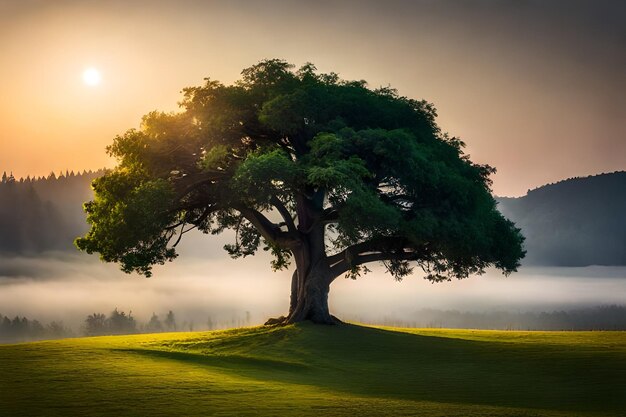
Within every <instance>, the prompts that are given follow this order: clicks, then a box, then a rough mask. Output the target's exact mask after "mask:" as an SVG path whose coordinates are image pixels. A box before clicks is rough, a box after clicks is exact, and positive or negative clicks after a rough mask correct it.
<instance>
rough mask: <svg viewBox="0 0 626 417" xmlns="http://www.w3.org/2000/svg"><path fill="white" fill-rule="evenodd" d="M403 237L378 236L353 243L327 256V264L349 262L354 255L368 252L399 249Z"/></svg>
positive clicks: (403, 241)
mask: <svg viewBox="0 0 626 417" xmlns="http://www.w3.org/2000/svg"><path fill="white" fill-rule="evenodd" d="M404 244H405V239H404V238H400V237H379V238H375V239H372V240H368V241H366V242H361V243H357V244H354V245H352V246H350V247H348V248H346V249H344V250H343V251H341V252H339V253H336V254H334V255H331V256H329V257H328V264H329V265H330V266H333V265H335V264H337V263H339V262H342V261H348V262H350V261H351V260H352V259H353V258H354V257H356V256H358V255H360V254H363V253H368V252H389V251H392V250H396V251H397V250H401V249H403V247H404Z"/></svg>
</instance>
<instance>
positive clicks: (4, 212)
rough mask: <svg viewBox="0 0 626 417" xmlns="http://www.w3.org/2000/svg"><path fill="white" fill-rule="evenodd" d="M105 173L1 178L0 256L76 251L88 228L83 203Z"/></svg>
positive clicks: (72, 173)
mask: <svg viewBox="0 0 626 417" xmlns="http://www.w3.org/2000/svg"><path fill="white" fill-rule="evenodd" d="M102 173H103V171H102V170H99V171H83V172H82V173H78V174H76V173H74V172H73V171H72V172H68V171H66V172H65V173H59V175H56V174H54V173H51V174H50V175H49V176H47V177H37V178H35V177H33V178H31V177H30V176H29V177H26V178H19V179H16V178H15V177H14V176H13V174H12V173H9V174H7V173H6V172H4V173H3V174H2V177H1V179H0V253H5V254H18V255H33V254H38V253H41V252H45V251H74V250H75V249H74V246H73V241H74V239H75V238H76V236H78V235H80V234H82V233H84V232H85V230H86V229H87V224H86V222H85V214H84V213H83V211H82V204H83V202H84V201H86V200H87V199H89V198H91V196H92V191H91V188H90V186H89V184H90V183H91V181H93V179H94V178H96V177H98V176H101V175H102Z"/></svg>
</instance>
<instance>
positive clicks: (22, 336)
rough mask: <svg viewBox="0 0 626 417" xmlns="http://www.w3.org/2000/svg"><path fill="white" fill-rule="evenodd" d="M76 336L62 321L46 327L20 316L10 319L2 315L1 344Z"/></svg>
mask: <svg viewBox="0 0 626 417" xmlns="http://www.w3.org/2000/svg"><path fill="white" fill-rule="evenodd" d="M75 335H76V334H75V333H74V332H73V331H72V330H71V329H70V328H69V327H66V326H65V325H64V324H63V322H60V321H52V322H50V323H48V324H45V325H44V324H42V323H41V322H39V321H38V320H29V319H28V318H26V317H20V316H15V317H13V318H10V317H6V316H3V315H2V314H0V342H2V343H13V342H25V341H30V340H41V339H62V338H66V337H74V336H75Z"/></svg>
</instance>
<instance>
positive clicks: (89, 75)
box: [83, 68, 102, 86]
mask: <svg viewBox="0 0 626 417" xmlns="http://www.w3.org/2000/svg"><path fill="white" fill-rule="evenodd" d="M101 81H102V76H101V75H100V71H98V70H97V69H95V68H87V69H86V70H85V71H83V82H84V83H85V84H87V85H89V86H96V85H98V84H100V82H101Z"/></svg>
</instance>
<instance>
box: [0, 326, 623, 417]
mask: <svg viewBox="0 0 626 417" xmlns="http://www.w3.org/2000/svg"><path fill="white" fill-rule="evenodd" d="M22 415H24V416H41V415H59V416H75V415H76V416H78V415H107V416H127V415H131V416H147V415H163V416H182V415H203V416H208V415H214V416H256V415H270V416H318V415H322V416H323V415H329V416H352V417H355V416H386V415H390V416H403V415H406V416H410V415H422V416H594V415H604V416H611V417H616V416H626V332H513V331H470V330H444V329H442V330H432V329H395V328H393V329H392V328H372V327H361V326H355V325H341V326H315V325H311V324H301V325H297V326H288V327H281V328H264V327H256V328H247V329H236V330H228V331H214V332H200V333H165V334H153V335H136V336H110V337H95V338H82V339H68V340H60V341H46V342H36V343H26V344H16V345H4V346H0V416H22Z"/></svg>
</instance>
